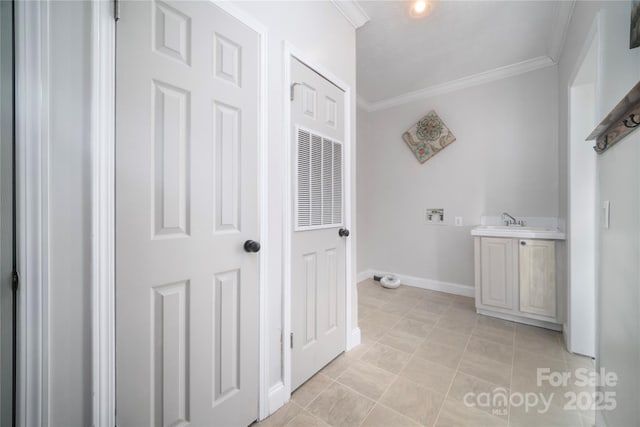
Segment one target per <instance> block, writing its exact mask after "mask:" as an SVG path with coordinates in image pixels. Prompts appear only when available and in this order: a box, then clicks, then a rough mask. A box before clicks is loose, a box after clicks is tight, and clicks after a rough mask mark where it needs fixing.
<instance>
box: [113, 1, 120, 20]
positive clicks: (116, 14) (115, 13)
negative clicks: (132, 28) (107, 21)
mask: <svg viewBox="0 0 640 427" xmlns="http://www.w3.org/2000/svg"><path fill="white" fill-rule="evenodd" d="M113 19H114V21H116V22H118V20H119V19H120V0H113Z"/></svg>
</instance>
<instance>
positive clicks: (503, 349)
mask: <svg viewBox="0 0 640 427" xmlns="http://www.w3.org/2000/svg"><path fill="white" fill-rule="evenodd" d="M467 353H475V354H477V355H479V356H482V357H486V358H487V359H491V360H495V361H497V362H501V363H505V364H508V365H510V364H511V363H512V362H513V345H505V344H498V343H496V342H494V341H487V340H484V339H481V338H478V337H475V336H473V335H471V339H470V340H469V343H468V344H467Z"/></svg>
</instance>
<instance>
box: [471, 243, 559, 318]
mask: <svg viewBox="0 0 640 427" xmlns="http://www.w3.org/2000/svg"><path fill="white" fill-rule="evenodd" d="M474 240H475V275H476V310H477V312H478V313H481V314H485V315H489V316H494V317H500V318H503V319H507V320H512V321H516V322H521V323H527V324H531V325H535V326H542V327H546V328H551V329H556V330H559V329H560V327H561V323H562V320H561V319H560V316H559V315H558V314H559V310H558V289H557V286H556V250H555V245H556V243H555V241H554V240H545V239H525V238H514V237H488V236H476V237H475V238H474Z"/></svg>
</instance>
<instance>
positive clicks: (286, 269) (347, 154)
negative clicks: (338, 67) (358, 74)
mask: <svg viewBox="0 0 640 427" xmlns="http://www.w3.org/2000/svg"><path fill="white" fill-rule="evenodd" d="M283 51H284V58H283V64H284V70H283V71H284V72H283V77H284V79H283V80H284V81H283V89H282V90H283V94H282V99H283V104H284V120H283V129H284V130H285V164H286V167H285V171H286V172H285V173H284V186H285V191H284V195H283V210H284V215H283V228H282V233H283V236H282V241H283V262H282V268H283V271H282V277H283V289H282V315H283V319H282V334H283V339H282V344H283V352H282V366H283V383H284V397H285V399H284V401H285V403H286V402H287V401H289V398H290V396H291V342H290V341H291V338H290V337H291V245H292V243H291V239H292V236H293V218H292V209H291V204H292V202H293V194H292V191H293V190H292V186H291V185H292V182H291V181H292V173H291V168H292V153H293V141H292V140H291V101H290V92H289V88H290V85H291V58H292V57H293V58H297V59H298V60H300V61H301V62H302V63H304V64H305V65H307V66H308V67H309V68H311V69H313V70H314V71H316V72H317V73H318V74H320V75H322V76H323V77H324V78H326V79H327V80H329V81H330V82H332V83H333V84H334V85H336V86H337V87H338V88H340V89H341V90H343V91H344V105H345V108H344V120H345V126H344V134H345V136H344V143H343V165H344V167H345V169H344V170H343V179H344V185H345V191H344V194H343V197H344V218H343V223H344V225H345V227H346V228H348V229H349V228H351V227H350V226H351V219H352V218H351V208H352V207H351V196H352V188H351V184H352V182H351V181H352V180H351V172H352V170H351V169H352V165H351V149H352V145H351V144H352V138H351V129H352V123H351V109H352V106H351V96H352V95H351V86H349V85H348V84H347V83H345V82H344V81H343V80H342V79H340V78H338V77H337V76H336V75H335V74H334V73H332V72H331V71H329V70H328V69H326V68H324V67H322V66H321V65H318V64H317V63H316V62H315V61H313V60H312V59H310V58H309V57H308V56H307V55H305V54H304V53H303V52H302V51H300V50H298V49H297V48H295V47H294V46H293V45H292V44H291V43H289V42H287V41H286V40H285V41H284V48H283ZM354 244H355V243H354V242H353V236H352V237H350V238H348V239H346V248H345V250H346V261H345V267H346V268H345V269H346V271H345V293H346V295H345V308H346V310H345V311H346V313H345V329H346V331H345V338H346V343H345V345H346V348H345V350H346V351H348V350H350V349H352V348H353V347H355V346H357V345H358V344H360V330H359V329H358V328H357V327H353V326H354V325H352V287H353V286H354V284H353V280H352V279H353V272H352V270H353V268H352V258H353V256H352V253H351V252H352V249H353V245H354Z"/></svg>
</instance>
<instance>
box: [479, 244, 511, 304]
mask: <svg viewBox="0 0 640 427" xmlns="http://www.w3.org/2000/svg"><path fill="white" fill-rule="evenodd" d="M514 242H515V240H514V239H501V238H491V237H483V238H482V239H481V242H480V248H481V252H480V256H481V260H480V262H481V263H482V267H481V272H482V273H481V274H482V278H481V280H482V286H481V297H482V304H484V305H487V306H492V307H499V308H506V309H513V308H514V304H513V289H514V287H515V284H516V283H517V282H516V280H517V249H516V247H515V246H514Z"/></svg>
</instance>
